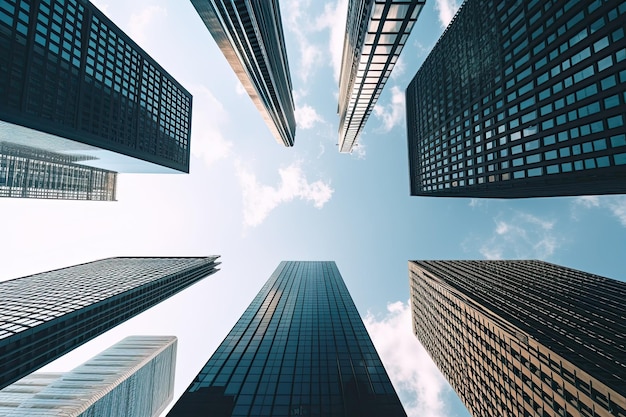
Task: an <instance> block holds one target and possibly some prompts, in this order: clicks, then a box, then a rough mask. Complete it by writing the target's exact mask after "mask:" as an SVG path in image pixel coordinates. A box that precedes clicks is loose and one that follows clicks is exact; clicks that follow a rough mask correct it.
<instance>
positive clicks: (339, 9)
mask: <svg viewBox="0 0 626 417" xmlns="http://www.w3.org/2000/svg"><path fill="white" fill-rule="evenodd" d="M347 15H348V0H337V1H336V2H334V3H332V2H331V3H326V5H325V6H324V13H323V14H322V15H321V16H320V17H318V18H317V20H316V21H315V27H316V28H317V29H318V30H322V29H328V30H330V35H329V39H328V51H329V52H330V57H331V64H332V67H333V75H334V76H335V80H336V81H339V72H340V71H341V57H342V54H343V41H344V36H345V34H346V19H347Z"/></svg>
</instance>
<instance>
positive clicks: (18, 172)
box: [0, 142, 117, 201]
mask: <svg viewBox="0 0 626 417" xmlns="http://www.w3.org/2000/svg"><path fill="white" fill-rule="evenodd" d="M92 159H94V157H92V156H88V155H79V154H63V153H56V152H50V151H45V150H42V149H39V148H31V147H29V146H21V145H17V144H14V143H8V142H0V197H20V198H46V199H62V200H92V201H115V190H116V185H117V173H115V172H113V171H107V170H105V169H100V168H94V167H90V166H88V165H81V164H80V163H81V162H84V161H89V160H92Z"/></svg>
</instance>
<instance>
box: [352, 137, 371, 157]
mask: <svg viewBox="0 0 626 417" xmlns="http://www.w3.org/2000/svg"><path fill="white" fill-rule="evenodd" d="M351 154H352V155H354V156H356V158H357V159H365V156H366V155H367V146H366V145H365V143H363V135H361V137H360V138H359V141H358V142H357V143H355V144H354V146H353V147H352V152H351Z"/></svg>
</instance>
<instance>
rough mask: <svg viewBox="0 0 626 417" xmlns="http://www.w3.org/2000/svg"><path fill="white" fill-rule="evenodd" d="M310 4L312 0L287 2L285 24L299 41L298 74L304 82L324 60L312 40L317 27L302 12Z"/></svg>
mask: <svg viewBox="0 0 626 417" xmlns="http://www.w3.org/2000/svg"><path fill="white" fill-rule="evenodd" d="M310 4H311V2H310V0H306V1H302V0H300V1H295V0H294V1H291V2H287V3H286V8H285V9H286V13H285V19H284V21H285V22H286V25H285V26H286V27H287V29H288V30H290V31H291V32H292V33H293V35H294V37H295V40H296V42H297V43H298V50H299V51H300V64H299V70H298V75H299V76H300V78H301V80H302V81H304V82H306V81H308V79H309V77H310V75H311V73H312V71H313V69H314V68H315V66H316V65H318V64H319V63H321V62H323V54H322V51H321V49H320V48H319V47H318V46H317V45H315V44H313V43H312V42H311V36H310V34H311V33H312V32H314V31H315V27H313V26H312V25H311V22H310V20H311V19H310V17H309V16H308V15H307V14H306V13H304V14H303V13H302V12H303V11H304V10H306V9H308V8H309V6H310Z"/></svg>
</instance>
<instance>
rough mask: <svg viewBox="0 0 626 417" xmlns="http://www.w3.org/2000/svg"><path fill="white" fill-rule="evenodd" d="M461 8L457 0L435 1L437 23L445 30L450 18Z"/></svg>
mask: <svg viewBox="0 0 626 417" xmlns="http://www.w3.org/2000/svg"><path fill="white" fill-rule="evenodd" d="M460 6H461V4H460V2H459V0H436V1H435V8H436V9H437V12H438V13H439V23H440V24H441V27H443V28H445V27H447V26H448V24H450V22H451V21H452V18H453V17H454V15H455V14H456V12H457V10H459V7H460Z"/></svg>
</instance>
